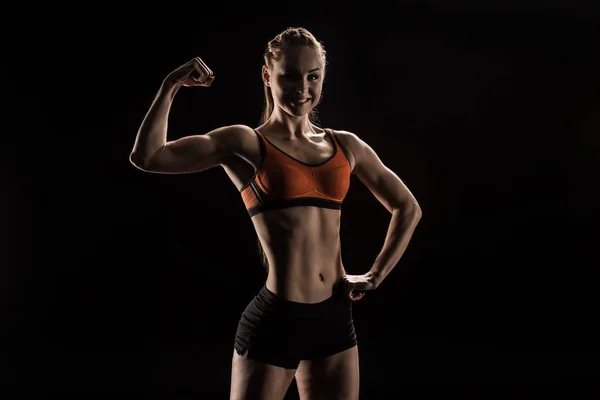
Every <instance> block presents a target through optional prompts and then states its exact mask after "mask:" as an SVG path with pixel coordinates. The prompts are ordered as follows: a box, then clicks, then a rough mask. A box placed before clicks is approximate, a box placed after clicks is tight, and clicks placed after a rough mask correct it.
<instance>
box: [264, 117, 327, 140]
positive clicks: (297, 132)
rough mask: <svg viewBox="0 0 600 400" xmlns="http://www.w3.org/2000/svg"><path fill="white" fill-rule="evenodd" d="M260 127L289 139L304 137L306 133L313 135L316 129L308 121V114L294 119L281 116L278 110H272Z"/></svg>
mask: <svg viewBox="0 0 600 400" xmlns="http://www.w3.org/2000/svg"><path fill="white" fill-rule="evenodd" d="M262 127H264V128H266V129H268V130H269V131H274V132H277V133H278V134H281V135H282V136H289V137H302V136H306V134H307V133H314V132H315V131H316V129H317V128H316V127H315V126H314V125H313V124H312V123H311V122H310V120H309V119H308V114H305V115H303V116H301V117H294V116H290V115H288V114H282V113H281V112H280V111H279V110H274V111H273V113H272V114H271V116H270V117H269V119H268V120H267V121H266V122H265V123H264V124H263V125H262Z"/></svg>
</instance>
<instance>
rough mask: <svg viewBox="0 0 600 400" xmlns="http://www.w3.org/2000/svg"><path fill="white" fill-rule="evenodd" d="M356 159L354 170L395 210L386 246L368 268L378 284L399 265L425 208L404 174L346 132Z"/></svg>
mask: <svg viewBox="0 0 600 400" xmlns="http://www.w3.org/2000/svg"><path fill="white" fill-rule="evenodd" d="M345 135H346V136H347V137H346V143H347V144H348V148H349V150H350V151H351V152H352V154H353V156H354V159H355V166H354V174H355V175H356V176H357V177H358V179H359V180H360V181H361V182H362V183H363V184H364V185H365V186H366V187H367V188H368V189H369V190H370V191H371V193H373V195H374V196H375V197H376V198H377V200H379V202H380V203H381V204H382V205H383V206H384V207H385V208H386V209H387V210H388V211H389V212H390V213H391V214H392V217H391V220H390V225H389V228H388V231H387V235H386V237H385V241H384V244H383V248H382V250H381V252H380V253H379V255H378V256H377V259H376V260H375V263H374V265H373V266H372V268H371V269H370V271H369V272H368V274H370V275H372V276H373V278H374V282H375V285H376V286H378V285H379V284H380V283H381V281H383V279H385V277H386V276H387V275H388V274H389V273H390V272H391V270H392V269H393V268H394V267H395V266H396V264H397V263H398V261H399V260H400V258H401V257H402V255H403V254H404V252H405V251H406V248H407V247H408V243H409V241H410V238H411V237H412V235H413V232H414V230H415V228H416V226H417V224H418V223H419V220H420V219H421V208H420V207H419V204H418V202H417V200H416V199H415V197H414V196H413V195H412V193H411V192H410V190H409V189H408V188H407V187H406V185H405V184H404V183H403V182H402V180H400V178H399V177H398V176H397V175H396V174H395V173H394V172H393V171H392V170H390V169H389V168H388V167H386V166H385V165H384V164H383V162H382V161H381V159H380V158H379V156H378V155H377V154H376V153H375V151H374V150H373V149H372V148H371V147H370V146H369V145H368V144H367V143H365V142H364V141H363V140H361V139H360V138H359V137H358V136H356V135H354V134H352V133H350V132H346V133H345Z"/></svg>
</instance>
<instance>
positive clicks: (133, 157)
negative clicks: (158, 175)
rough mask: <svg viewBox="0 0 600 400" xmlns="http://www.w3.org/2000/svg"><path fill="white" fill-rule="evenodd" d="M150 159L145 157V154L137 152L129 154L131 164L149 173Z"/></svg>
mask: <svg viewBox="0 0 600 400" xmlns="http://www.w3.org/2000/svg"><path fill="white" fill-rule="evenodd" d="M149 161H150V159H149V157H144V155H143V154H140V153H139V152H136V151H135V150H134V151H132V152H131V153H130V154H129V162H130V163H131V164H132V165H133V166H134V167H136V168H138V169H141V170H142V171H147V169H148V165H149V163H150V162H149Z"/></svg>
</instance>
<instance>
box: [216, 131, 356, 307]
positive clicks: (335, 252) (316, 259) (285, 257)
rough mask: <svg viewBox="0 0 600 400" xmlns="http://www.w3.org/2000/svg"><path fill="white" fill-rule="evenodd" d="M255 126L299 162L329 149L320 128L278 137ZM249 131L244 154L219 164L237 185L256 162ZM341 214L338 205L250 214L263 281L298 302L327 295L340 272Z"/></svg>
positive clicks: (322, 156)
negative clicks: (263, 259) (264, 268)
mask: <svg viewBox="0 0 600 400" xmlns="http://www.w3.org/2000/svg"><path fill="white" fill-rule="evenodd" d="M249 129H250V128H249ZM259 129H260V128H259ZM260 132H261V134H263V136H264V137H265V138H266V139H267V140H269V141H270V143H271V144H273V145H274V146H276V147H277V148H279V149H280V150H282V151H283V152H285V153H286V154H288V155H289V156H291V157H293V158H295V159H297V160H299V161H301V162H304V163H308V164H319V163H321V162H323V161H325V160H327V159H328V158H330V157H331V155H332V154H333V152H334V146H335V144H334V143H331V141H330V137H329V136H328V135H327V134H326V133H325V132H324V131H323V130H322V129H320V128H318V130H317V134H315V135H313V136H311V137H310V138H307V139H303V140H298V139H294V140H288V141H283V140H281V139H279V140H278V137H277V135H273V134H270V133H269V132H266V131H263V130H262V129H260ZM252 133H253V132H252ZM253 134H254V133H253ZM254 136H255V138H256V139H255V144H253V145H251V146H249V148H248V151H247V152H246V154H244V155H243V156H232V157H230V158H229V159H228V160H227V161H226V162H224V163H223V164H222V166H223V168H224V170H225V171H226V173H227V175H228V176H229V178H230V179H231V181H232V182H233V184H234V185H235V186H236V187H237V189H238V190H241V189H242V187H243V186H244V185H245V184H246V183H247V182H249V181H250V180H251V179H252V177H253V176H254V174H255V172H256V170H257V169H258V168H259V166H260V162H261V150H260V139H259V137H258V135H254ZM338 139H339V140H340V143H341V144H342V145H343V144H344V139H343V138H341V137H340V136H338ZM344 154H345V155H346V157H347V158H348V161H349V163H350V166H351V169H352V168H353V166H354V165H353V164H354V159H353V157H352V155H351V154H350V153H349V152H346V151H344ZM340 216H341V214H340V211H339V210H332V209H326V208H318V207H309V206H299V207H291V208H284V209H280V210H271V211H268V212H264V213H261V214H257V215H255V216H253V217H252V223H253V224H254V228H255V230H256V233H257V235H258V238H259V240H260V242H261V245H262V247H263V250H264V252H265V254H266V255H267V258H268V260H269V273H268V276H267V281H266V286H267V288H268V289H269V290H270V291H272V292H273V293H275V294H277V295H278V296H281V297H282V298H284V299H286V300H289V301H295V302H300V303H317V302H321V301H324V300H326V299H327V298H328V297H330V296H331V295H332V291H333V288H334V285H335V284H336V283H337V282H338V281H339V279H340V278H341V276H342V275H343V274H344V273H345V271H344V267H343V264H342V259H341V247H340V234H339V232H340Z"/></svg>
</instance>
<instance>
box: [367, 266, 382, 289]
mask: <svg viewBox="0 0 600 400" xmlns="http://www.w3.org/2000/svg"><path fill="white" fill-rule="evenodd" d="M367 276H368V278H369V280H370V281H371V282H372V283H373V285H375V287H377V286H379V284H380V283H381V281H382V280H383V276H382V275H381V273H380V272H378V271H374V270H371V271H369V272H367Z"/></svg>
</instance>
